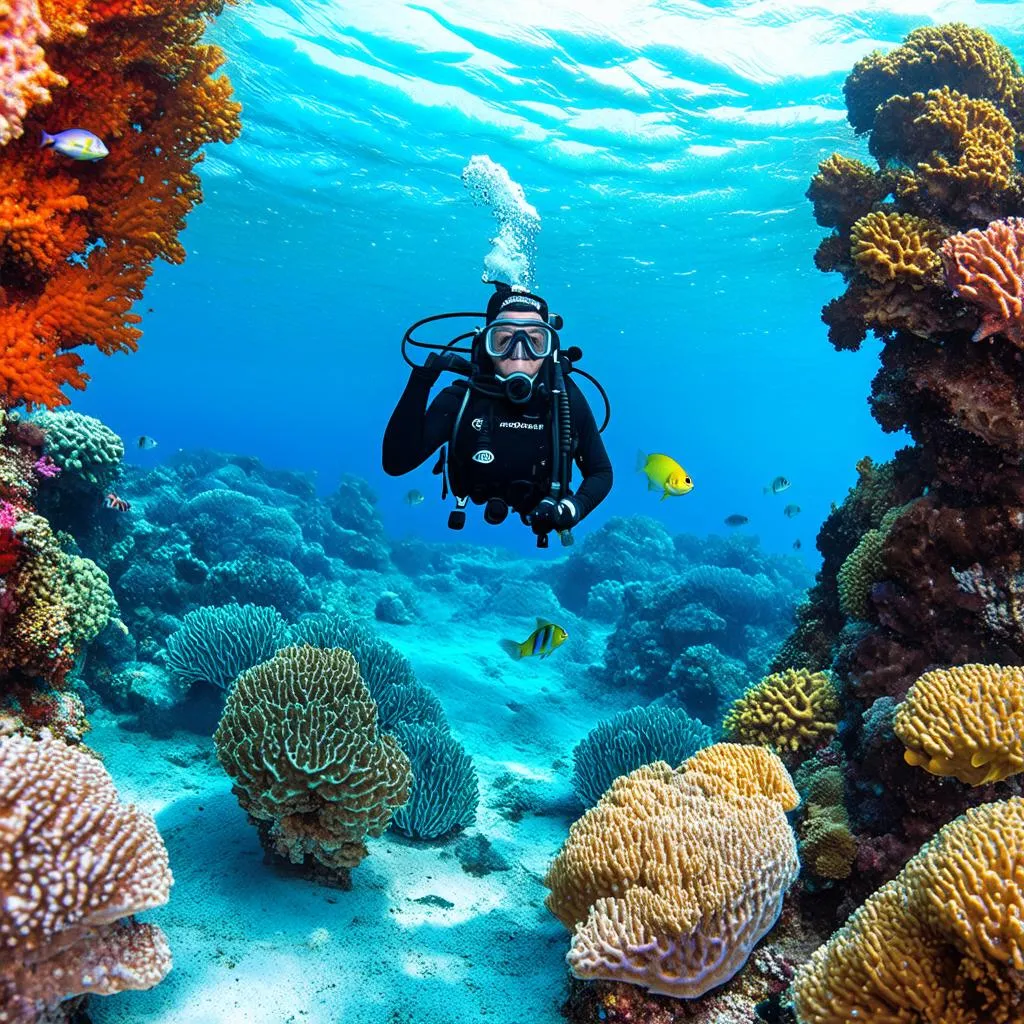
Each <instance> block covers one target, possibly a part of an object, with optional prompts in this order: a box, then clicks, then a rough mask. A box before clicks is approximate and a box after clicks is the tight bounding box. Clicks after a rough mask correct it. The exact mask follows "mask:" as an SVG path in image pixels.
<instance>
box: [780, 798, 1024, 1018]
mask: <svg viewBox="0 0 1024 1024" xmlns="http://www.w3.org/2000/svg"><path fill="white" fill-rule="evenodd" d="M1022 877H1024V799H1021V798H1020V797H1015V798H1013V799H1011V800H1006V801H999V802H995V803H989V804H984V805H983V806H981V807H975V808H972V809H970V810H968V811H967V812H966V813H965V814H964V815H962V816H961V817H959V818H957V819H956V820H955V821H953V822H951V823H950V824H948V825H945V826H944V827H943V828H942V829H941V830H940V831H939V833H938V834H937V835H936V836H935V838H934V839H932V840H931V841H930V842H928V843H927V844H926V845H925V846H924V847H923V848H922V849H921V850H920V851H919V852H918V854H917V855H916V856H915V857H914V858H913V859H911V861H910V862H909V863H908V864H907V866H906V867H905V868H904V870H903V872H902V874H901V875H900V876H899V877H898V878H896V879H894V880H893V881H891V882H889V883H887V884H886V885H884V886H883V887H882V888H881V889H879V890H878V891H877V892H876V893H875V894H874V895H873V896H871V897H870V898H869V899H868V900H867V902H866V903H865V904H864V905H863V906H862V907H861V908H860V909H859V910H857V911H856V912H855V913H854V915H853V917H852V918H851V919H850V921H849V922H848V923H847V924H846V925H845V926H844V927H843V928H841V929H840V930H839V931H838V932H837V933H836V934H835V935H834V936H833V937H832V939H831V940H830V941H829V942H828V943H827V944H826V945H825V946H823V947H822V948H821V949H819V950H817V951H816V952H815V953H814V955H813V956H812V958H811V961H810V963H809V964H807V965H806V966H805V967H803V968H801V969H800V970H799V971H798V972H797V976H796V978H795V980H794V982H793V995H794V1002H795V1006H796V1011H797V1014H798V1017H799V1020H800V1021H801V1022H802V1024H849V1022H850V1021H854V1020H863V1021H892V1022H893V1024H896V1022H901V1024H902V1022H907V1024H910V1022H914V1024H977V1022H978V1021H986V1022H989V1024H1012V1022H1014V1021H1019V1020H1020V1019H1021V1017H1022V1015H1024V927H1022V921H1024V886H1022V885H1021V878H1022Z"/></svg>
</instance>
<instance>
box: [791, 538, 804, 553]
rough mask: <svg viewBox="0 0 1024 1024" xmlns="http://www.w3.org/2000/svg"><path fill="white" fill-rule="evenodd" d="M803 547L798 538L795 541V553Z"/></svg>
mask: <svg viewBox="0 0 1024 1024" xmlns="http://www.w3.org/2000/svg"><path fill="white" fill-rule="evenodd" d="M802 547H803V545H802V544H801V543H800V538H799V537H797V539H796V540H795V541H793V550H794V551H799V550H800V548H802Z"/></svg>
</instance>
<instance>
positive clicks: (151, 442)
mask: <svg viewBox="0 0 1024 1024" xmlns="http://www.w3.org/2000/svg"><path fill="white" fill-rule="evenodd" d="M138 445H139V447H140V448H141V449H142V450H143V451H144V452H148V451H149V450H150V449H151V448H155V447H156V438H154V437H147V436H146V435H145V434H143V435H142V437H140V438H139V440H138Z"/></svg>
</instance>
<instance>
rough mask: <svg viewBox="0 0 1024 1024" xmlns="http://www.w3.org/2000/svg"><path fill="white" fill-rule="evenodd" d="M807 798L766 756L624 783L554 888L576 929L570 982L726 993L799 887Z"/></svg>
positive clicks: (555, 909) (728, 757)
mask: <svg viewBox="0 0 1024 1024" xmlns="http://www.w3.org/2000/svg"><path fill="white" fill-rule="evenodd" d="M798 800H799V797H798V796H797V794H796V791H795V790H794V789H793V784H792V781H791V780H790V778H789V775H788V773H787V772H786V769H785V768H784V767H783V765H782V762H781V761H780V760H779V759H778V758H777V757H776V756H775V755H774V754H772V753H770V752H769V751H767V750H765V749H764V748H762V747H744V746H738V745H735V744H718V745H716V746H713V747H707V748H705V749H704V750H703V751H701V752H699V753H698V754H696V755H695V756H694V757H692V758H690V759H689V760H688V761H686V762H685V763H684V764H683V765H681V766H680V767H679V768H678V769H676V770H673V769H672V768H670V767H669V766H668V765H667V764H665V763H664V762H663V761H662V762H656V763H655V764H651V765H645V766H644V767H643V768H639V769H637V770H636V771H634V772H631V773H630V774H629V775H625V776H622V777H620V778H619V779H617V780H616V781H615V782H614V783H613V784H612V787H611V788H610V789H609V790H608V792H607V793H605V794H604V796H603V797H602V798H601V800H600V801H599V802H598V804H597V806H596V807H593V808H591V809H590V810H589V811H587V812H586V814H584V815H583V817H582V818H580V819H579V820H578V821H577V822H576V823H575V824H574V825H573V826H572V828H571V829H570V831H569V838H568V839H567V841H566V843H565V845H564V846H563V848H562V850H561V852H560V853H559V854H558V856H557V857H556V858H555V861H554V862H553V864H552V865H551V868H550V870H549V871H548V873H547V876H546V878H545V879H544V884H545V885H546V886H547V887H548V888H549V889H550V890H551V892H550V894H549V895H548V897H547V900H546V903H547V906H548V908H549V909H550V910H551V912H552V913H553V914H555V916H556V917H557V918H558V919H559V920H560V921H561V922H562V923H563V924H564V925H565V926H566V927H567V928H572V929H573V940H572V947H571V949H570V951H569V953H568V955H567V960H568V962H569V965H570V967H571V969H572V971H573V974H575V975H576V976H577V977H579V978H604V979H608V980H611V981H625V982H629V983H631V984H634V985H640V986H643V987H644V988H647V989H648V990H650V991H651V992H657V993H662V994H665V995H671V996H676V997H681V998H695V997H696V996H699V995H701V994H703V993H704V992H707V991H708V990H709V989H711V988H714V987H715V986H717V985H721V984H723V983H724V982H726V981H728V980H729V978H731V977H732V976H733V975H734V974H735V973H736V971H738V970H739V969H740V967H742V966H743V964H744V962H745V961H746V959H747V957H748V955H749V954H750V951H751V949H752V948H753V946H754V944H755V943H756V942H757V941H758V940H759V939H760V938H761V936H763V935H764V934H765V933H766V932H768V931H769V930H770V929H771V927H772V926H773V925H774V923H775V921H776V920H777V918H778V915H779V912H780V910H781V907H782V899H783V896H784V895H785V892H786V890H787V888H788V887H789V885H790V884H791V883H792V882H793V880H794V879H795V878H796V875H797V871H798V862H797V852H796V840H795V838H794V836H793V832H792V830H791V829H790V827H789V825H788V823H787V821H786V814H785V812H786V810H789V809H792V808H793V807H795V806H796V804H797V802H798Z"/></svg>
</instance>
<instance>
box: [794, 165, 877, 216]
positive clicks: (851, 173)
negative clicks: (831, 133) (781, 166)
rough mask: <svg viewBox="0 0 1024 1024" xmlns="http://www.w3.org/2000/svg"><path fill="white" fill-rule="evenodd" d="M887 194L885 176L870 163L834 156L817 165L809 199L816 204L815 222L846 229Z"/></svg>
mask: <svg viewBox="0 0 1024 1024" xmlns="http://www.w3.org/2000/svg"><path fill="white" fill-rule="evenodd" d="M887 192H888V186H887V185H886V184H885V180H884V178H883V176H882V175H880V174H877V173H876V172H875V171H873V170H872V169H871V168H870V167H868V165H867V164H865V163H862V162H861V161H860V160H851V159H850V158H849V157H845V156H842V155H841V154H840V153H833V154H832V155H831V156H830V157H828V158H827V159H826V160H822V162H821V163H820V164H819V165H818V172H817V174H815V175H814V177H813V178H811V184H810V187H809V188H808V189H807V198H808V199H810V200H811V202H812V203H814V219H815V220H816V221H817V222H818V223H819V224H821V225H822V226H823V227H828V228H840V229H844V230H845V229H848V228H849V227H850V225H851V224H853V223H854V221H856V220H857V219H858V218H860V217H863V216H864V214H866V213H868V212H869V211H870V210H871V207H872V206H874V204H875V203H878V202H881V200H882V199H884V198H885V195H886V193H887Z"/></svg>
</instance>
